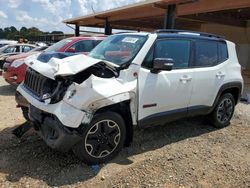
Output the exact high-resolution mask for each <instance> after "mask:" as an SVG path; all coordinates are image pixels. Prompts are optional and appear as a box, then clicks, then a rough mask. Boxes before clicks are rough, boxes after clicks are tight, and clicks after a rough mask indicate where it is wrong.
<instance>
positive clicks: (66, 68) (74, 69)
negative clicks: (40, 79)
mask: <svg viewBox="0 0 250 188" xmlns="http://www.w3.org/2000/svg"><path fill="white" fill-rule="evenodd" d="M100 62H104V63H105V64H107V65H108V66H111V67H119V66H118V65H116V64H114V63H111V62H107V61H103V60H100V59H95V58H92V57H89V56H86V55H83V54H79V55H74V56H70V57H66V58H63V59H58V58H54V57H53V58H51V59H50V60H49V61H48V63H42V62H40V61H39V60H37V56H31V57H29V58H27V59H25V63H26V64H27V65H28V66H29V67H31V68H32V69H34V70H36V71H37V72H39V73H41V74H43V75H44V76H46V77H49V78H51V79H53V80H54V79H55V77H56V76H59V75H60V76H70V75H74V74H77V73H79V72H81V71H83V70H85V69H87V68H89V67H91V66H93V65H95V64H98V63H100Z"/></svg>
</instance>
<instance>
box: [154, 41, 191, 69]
mask: <svg viewBox="0 0 250 188" xmlns="http://www.w3.org/2000/svg"><path fill="white" fill-rule="evenodd" d="M190 46H191V41H189V40H182V39H168V40H159V41H157V42H156V45H155V50H154V59H155V58H171V59H173V60H174V67H173V68H174V69H181V68H188V66H189V58H190Z"/></svg>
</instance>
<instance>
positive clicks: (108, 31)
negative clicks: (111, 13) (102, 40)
mask: <svg viewBox="0 0 250 188" xmlns="http://www.w3.org/2000/svg"><path fill="white" fill-rule="evenodd" d="M104 30H105V31H104V34H105V35H111V34H112V28H111V25H110V23H109V21H108V18H106V19H105V28H104Z"/></svg>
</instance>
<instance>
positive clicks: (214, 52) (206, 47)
mask: <svg viewBox="0 0 250 188" xmlns="http://www.w3.org/2000/svg"><path fill="white" fill-rule="evenodd" d="M195 49H196V50H195V67H210V66H214V65H216V64H217V62H218V46H217V42H213V41H196V48H195Z"/></svg>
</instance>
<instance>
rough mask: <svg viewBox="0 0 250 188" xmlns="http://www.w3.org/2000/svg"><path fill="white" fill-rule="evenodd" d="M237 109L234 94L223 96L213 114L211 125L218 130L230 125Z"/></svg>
mask: <svg viewBox="0 0 250 188" xmlns="http://www.w3.org/2000/svg"><path fill="white" fill-rule="evenodd" d="M234 109H235V100H234V97H233V95H232V94H230V93H226V94H224V95H222V96H221V97H220V99H219V101H218V103H217V104H216V107H215V109H214V110H213V112H212V113H211V115H210V116H211V117H210V120H211V123H212V125H213V126H214V127H216V128H223V127H226V126H228V125H229V124H230V121H231V119H232V117H233V114H234Z"/></svg>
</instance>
